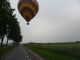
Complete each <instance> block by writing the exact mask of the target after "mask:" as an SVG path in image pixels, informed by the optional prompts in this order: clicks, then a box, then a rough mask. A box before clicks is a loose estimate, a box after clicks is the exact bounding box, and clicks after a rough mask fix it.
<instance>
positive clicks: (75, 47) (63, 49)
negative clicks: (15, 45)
mask: <svg viewBox="0 0 80 60" xmlns="http://www.w3.org/2000/svg"><path fill="white" fill-rule="evenodd" d="M24 46H25V47H27V48H29V49H31V50H32V51H33V52H35V53H37V54H38V55H40V56H41V57H42V58H44V60H80V43H77V42H75V43H28V44H24Z"/></svg>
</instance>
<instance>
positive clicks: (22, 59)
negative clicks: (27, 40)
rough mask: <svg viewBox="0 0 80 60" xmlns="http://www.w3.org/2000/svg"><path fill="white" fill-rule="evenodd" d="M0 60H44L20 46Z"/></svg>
mask: <svg viewBox="0 0 80 60" xmlns="http://www.w3.org/2000/svg"><path fill="white" fill-rule="evenodd" d="M0 60H43V59H41V58H40V57H39V56H37V55H36V54H35V53H32V52H31V51H29V49H26V48H24V47H23V46H21V45H19V46H17V47H16V48H15V49H13V50H12V51H10V52H9V53H7V54H5V55H4V56H3V57H2V58H1V59H0Z"/></svg>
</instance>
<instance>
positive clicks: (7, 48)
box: [0, 46, 15, 57]
mask: <svg viewBox="0 0 80 60" xmlns="http://www.w3.org/2000/svg"><path fill="white" fill-rule="evenodd" d="M14 47H15V46H4V47H0V57H2V56H3V55H4V54H6V53H7V52H9V51H10V50H12V49H13V48H14Z"/></svg>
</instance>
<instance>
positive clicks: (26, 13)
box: [18, 0, 39, 24]
mask: <svg viewBox="0 0 80 60" xmlns="http://www.w3.org/2000/svg"><path fill="white" fill-rule="evenodd" d="M18 10H19V12H20V14H21V15H22V16H23V18H24V19H25V20H26V21H27V22H28V23H27V24H29V22H30V20H31V19H32V18H33V17H34V16H35V15H36V14H37V12H38V10H39V5H38V3H37V1H36V0H19V3H18Z"/></svg>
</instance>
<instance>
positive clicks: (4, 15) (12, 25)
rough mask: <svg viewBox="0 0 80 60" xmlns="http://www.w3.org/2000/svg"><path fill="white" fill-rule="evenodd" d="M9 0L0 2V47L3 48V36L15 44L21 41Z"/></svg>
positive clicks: (0, 0)
mask: <svg viewBox="0 0 80 60" xmlns="http://www.w3.org/2000/svg"><path fill="white" fill-rule="evenodd" d="M8 1H9V0H0V39H1V47H2V46H3V40H4V36H5V35H6V37H7V42H6V45H8V40H9V39H11V40H13V41H14V42H16V43H19V42H21V41H22V35H21V32H20V26H19V23H18V21H17V18H16V15H15V14H13V11H14V9H12V8H11V6H10V3H9V2H8Z"/></svg>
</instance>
